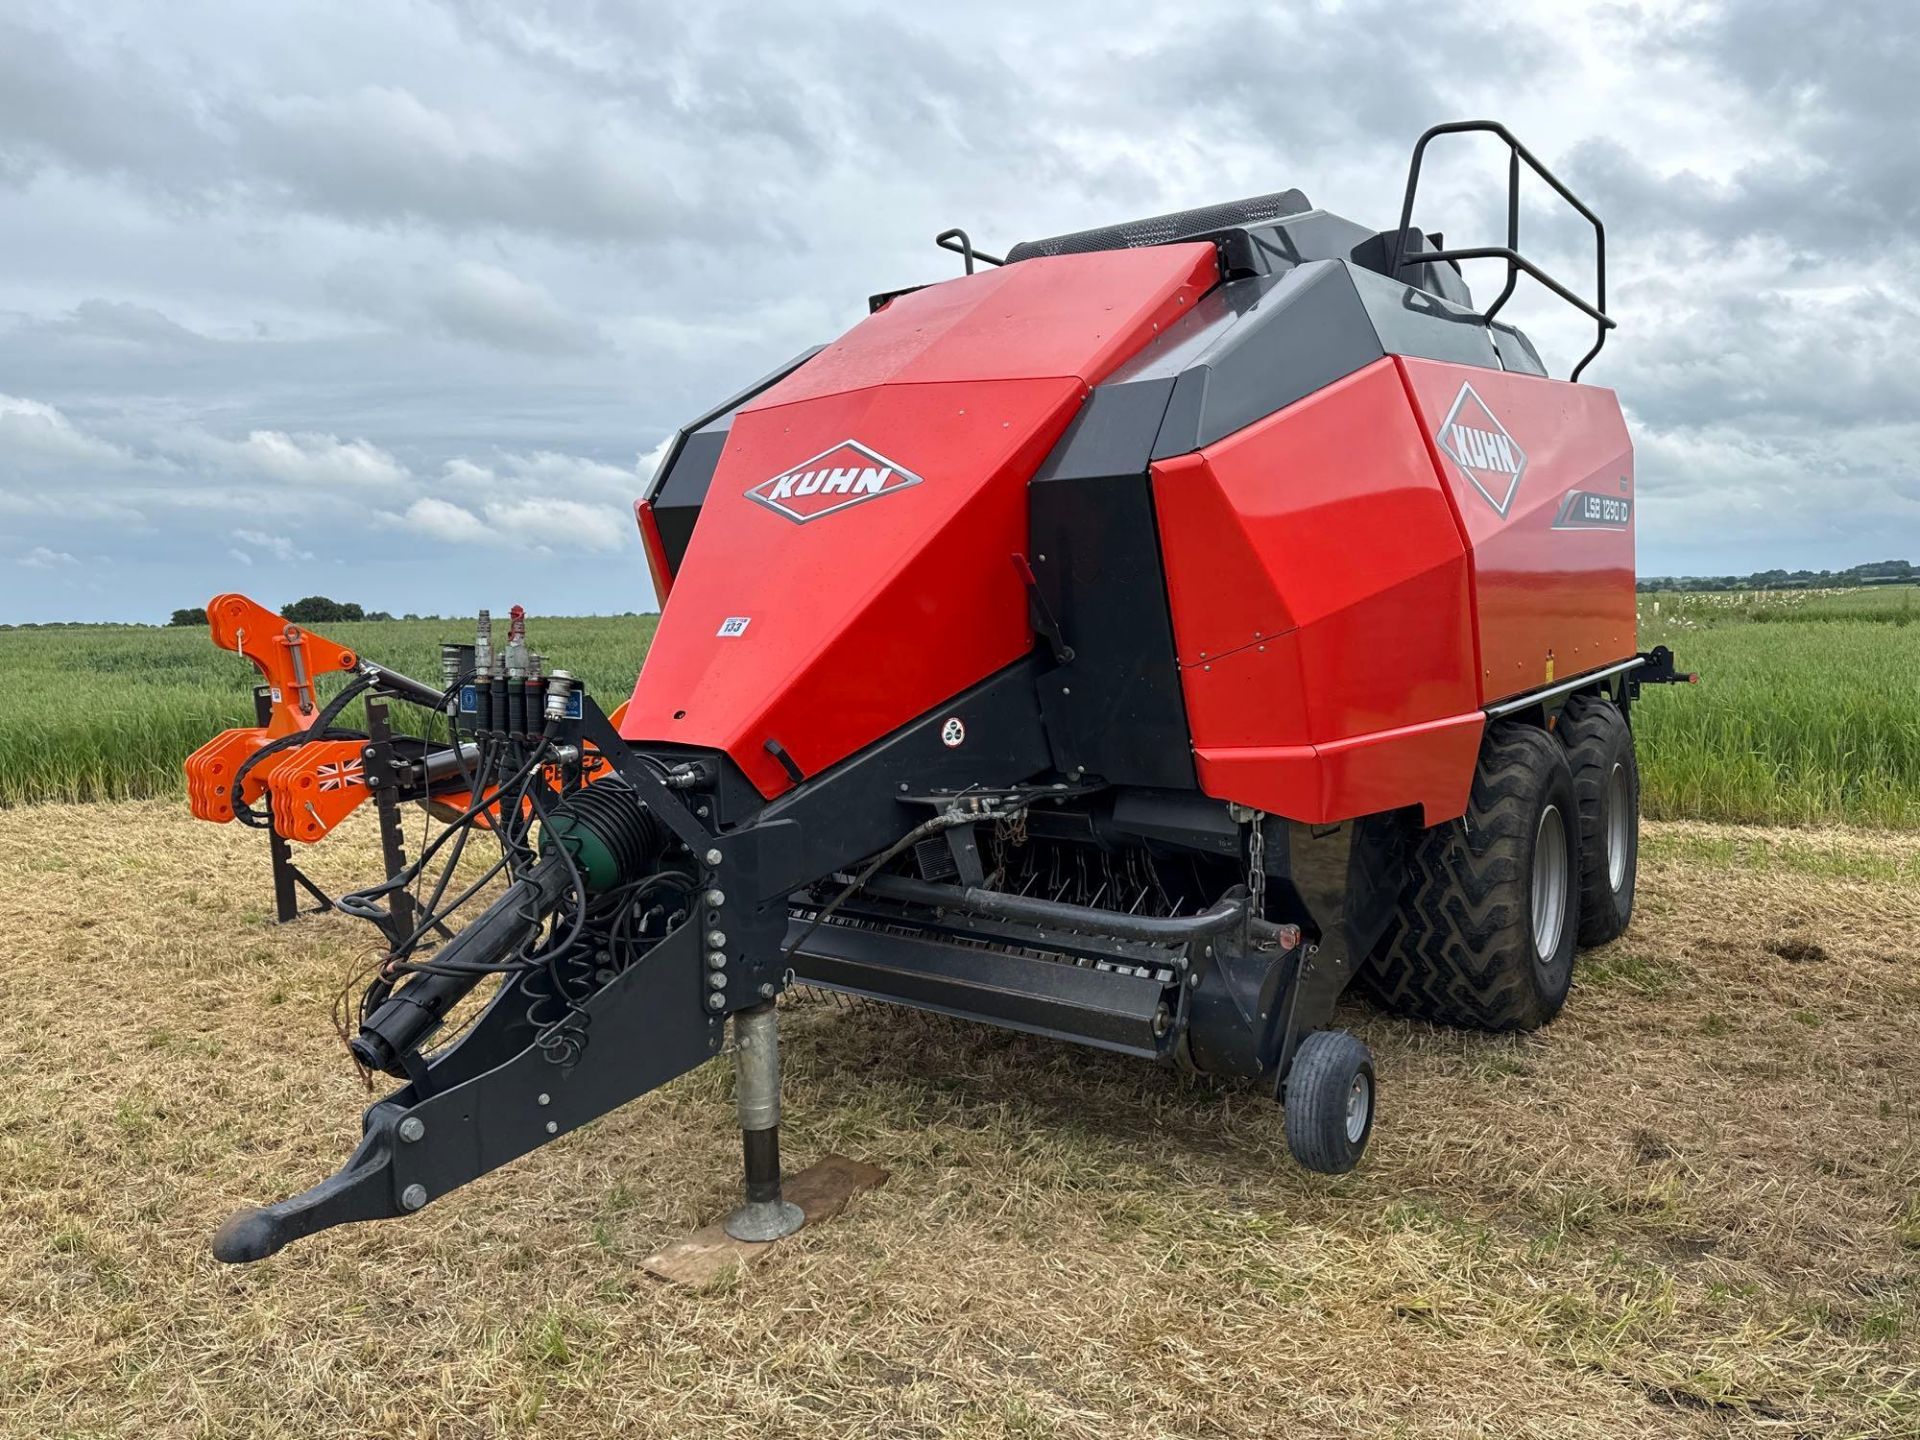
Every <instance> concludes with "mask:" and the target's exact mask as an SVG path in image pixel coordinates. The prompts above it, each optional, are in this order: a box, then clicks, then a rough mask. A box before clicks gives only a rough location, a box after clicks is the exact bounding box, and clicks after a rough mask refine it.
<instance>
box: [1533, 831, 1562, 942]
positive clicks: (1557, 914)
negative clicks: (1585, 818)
mask: <svg viewBox="0 0 1920 1440" xmlns="http://www.w3.org/2000/svg"><path fill="white" fill-rule="evenodd" d="M1566 924H1567V822H1566V817H1565V816H1563V815H1562V814H1561V813H1560V807H1559V806H1558V805H1549V806H1547V808H1546V809H1544V810H1542V811H1541V812H1540V825H1539V828H1538V829H1537V830H1535V832H1534V837H1533V953H1534V956H1535V958H1536V959H1538V960H1539V962H1540V963H1541V964H1543V965H1544V964H1546V963H1548V962H1549V961H1551V960H1552V959H1553V957H1554V956H1555V955H1557V954H1559V953H1560V935H1561V932H1562V931H1564V930H1565V929H1566Z"/></svg>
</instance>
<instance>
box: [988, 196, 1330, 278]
mask: <svg viewBox="0 0 1920 1440" xmlns="http://www.w3.org/2000/svg"><path fill="white" fill-rule="evenodd" d="M1312 208H1313V206H1312V205H1311V204H1310V203H1309V202H1308V200H1307V197H1306V196H1305V195H1302V194H1301V193H1300V192H1299V191H1298V190H1276V191H1275V192H1274V193H1273V194H1271V195H1256V196H1254V197H1253V198H1252V199H1251V200H1229V201H1227V202H1225V203H1224V204H1220V205H1202V206H1201V207H1200V208H1199V209H1198V210H1178V211H1175V212H1174V213H1173V214H1171V215H1154V216H1150V217H1149V218H1147V219H1145V220H1128V221H1125V222H1124V223H1122V224H1119V225H1103V226H1101V227H1100V228H1099V229H1098V230H1076V231H1074V232H1073V233H1072V234H1071V235H1054V236H1051V237H1050V238H1048V239H1045V240H1022V241H1021V242H1020V243H1019V244H1018V245H1016V246H1014V247H1013V250H1012V251H1011V253H1009V254H1008V256H1007V263H1008V264H1012V263H1013V262H1014V261H1016V260H1031V259H1033V258H1034V257H1035V256H1038V255H1084V254H1086V253H1087V252H1088V251H1090V250H1133V249H1137V248H1139V247H1140V246H1142V245H1170V244H1172V243H1173V242H1174V241H1176V240H1183V239H1185V238H1187V237H1188V236H1192V235H1205V234H1208V233H1210V232H1212V231H1215V230H1225V229H1229V228H1231V227H1232V226H1235V225H1250V224H1255V223H1258V222H1260V221H1263V220H1278V219H1280V218H1281V217H1282V216H1285V215H1303V214H1305V213H1306V212H1307V211H1309V210H1311V209H1312Z"/></svg>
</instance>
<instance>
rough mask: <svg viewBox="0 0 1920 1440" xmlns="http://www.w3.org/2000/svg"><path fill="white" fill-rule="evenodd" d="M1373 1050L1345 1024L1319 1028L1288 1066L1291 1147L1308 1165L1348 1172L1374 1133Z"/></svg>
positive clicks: (1325, 1170)
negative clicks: (1345, 1027) (1344, 1028)
mask: <svg viewBox="0 0 1920 1440" xmlns="http://www.w3.org/2000/svg"><path fill="white" fill-rule="evenodd" d="M1373 1103H1374V1080H1373V1052H1372V1051H1371V1050H1369V1049H1367V1046H1366V1042H1365V1041H1363V1040H1362V1039H1360V1037H1359V1036H1357V1035H1353V1034H1350V1033H1349V1032H1347V1031H1345V1030H1316V1031H1314V1032H1313V1033H1312V1034H1311V1035H1309V1036H1307V1037H1306V1039H1304V1040H1302V1041H1301V1042H1300V1048H1299V1049H1298V1050H1296V1051H1294V1055H1293V1065H1292V1068H1290V1069H1289V1070H1288V1071H1287V1089H1286V1110H1287V1149H1289V1150H1291V1151H1292V1152H1293V1158H1294V1159H1296V1160H1298V1161H1299V1162H1300V1163H1301V1164H1302V1165H1304V1166H1306V1168H1307V1169H1309V1170H1317V1171H1319V1172H1320V1173H1321V1174H1322V1175H1344V1174H1346V1173H1347V1171H1349V1170H1351V1169H1353V1167H1354V1166H1355V1165H1358V1164H1359V1163H1360V1155H1361V1152H1363V1151H1364V1150H1365V1149H1366V1148H1367V1139H1368V1137H1369V1136H1371V1135H1372V1134H1373Z"/></svg>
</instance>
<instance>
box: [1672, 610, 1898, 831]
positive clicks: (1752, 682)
mask: <svg viewBox="0 0 1920 1440" xmlns="http://www.w3.org/2000/svg"><path fill="white" fill-rule="evenodd" d="M1640 643H1641V644H1642V645H1643V646H1651V645H1668V646H1671V647H1672V649H1673V652H1674V655H1675V656H1676V657H1677V659H1678V662H1679V664H1680V666H1681V668H1682V669H1687V670H1697V671H1699V672H1700V674H1701V677H1702V679H1701V683H1700V684H1699V685H1698V686H1686V687H1680V686H1676V687H1672V688H1670V689H1661V690H1652V689H1650V690H1648V692H1647V693H1646V695H1645V697H1644V700H1643V703H1642V705H1641V707H1640V709H1639V710H1638V711H1637V712H1636V716H1635V724H1636V728H1637V731H1638V736H1639V745H1640V755H1641V766H1642V774H1643V785H1644V793H1645V807H1646V810H1647V813H1649V814H1651V815H1656V816H1662V817H1667V818H1675V817H1695V818H1699V819H1709V820H1735V821H1757V822H1770V823H1781V824H1803V823H1810V822H1818V821H1843V822H1849V823H1854V824H1862V825H1875V826H1885V827H1897V828H1903V829H1904V828H1913V827H1920V588H1916V587H1914V586H1888V587H1885V588H1877V589H1860V590H1831V591H1759V592H1752V591H1749V592H1737V591H1736V592H1721V593H1713V594H1665V595H1646V596H1642V597H1641V601H1640Z"/></svg>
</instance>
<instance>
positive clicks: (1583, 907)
mask: <svg viewBox="0 0 1920 1440" xmlns="http://www.w3.org/2000/svg"><path fill="white" fill-rule="evenodd" d="M1558 733H1559V735H1560V743H1561V744H1562V745H1564V746H1566V747H1567V764H1568V766H1569V767H1570V768H1571V769H1572V770H1573V795H1574V800H1575V803H1577V804H1578V805H1579V807H1580V943H1581V944H1582V945H1583V946H1591V945H1604V944H1606V943H1607V942H1608V941H1609V940H1618V939H1619V938H1620V937H1621V935H1623V934H1625V933H1626V929H1627V925H1628V923H1629V922H1630V921H1631V920H1632V919H1633V885H1634V876H1635V873H1636V872H1637V871H1638V870H1639V868H1640V766H1639V763H1638V762H1637V761H1636V760H1635V759H1634V753H1633V730H1632V727H1630V726H1629V725H1628V724H1627V717H1626V716H1625V715H1624V714H1622V713H1621V710H1620V707H1619V706H1618V705H1615V704H1614V703H1613V702H1612V701H1611V700H1608V699H1607V698H1606V697H1604V696H1600V695H1576V696H1574V697H1573V699H1571V700H1569V701H1567V705H1566V708H1565V709H1564V710H1562V711H1561V712H1560V724H1559V727H1558Z"/></svg>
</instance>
